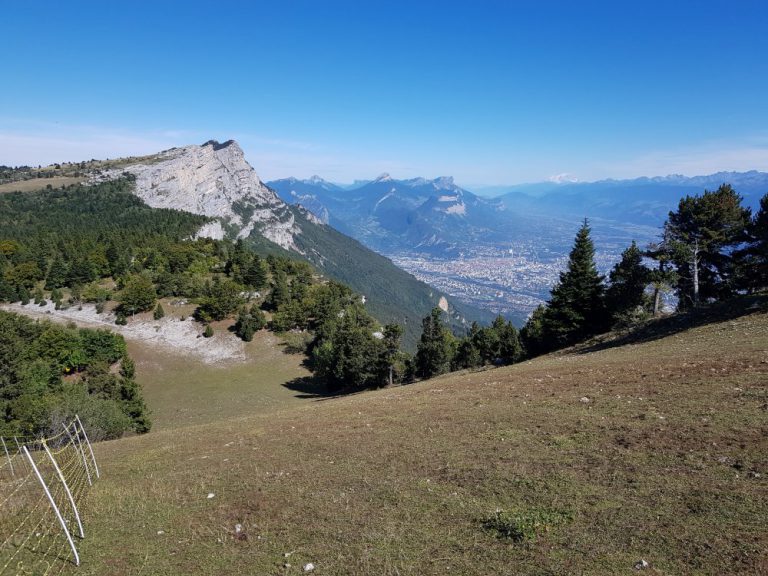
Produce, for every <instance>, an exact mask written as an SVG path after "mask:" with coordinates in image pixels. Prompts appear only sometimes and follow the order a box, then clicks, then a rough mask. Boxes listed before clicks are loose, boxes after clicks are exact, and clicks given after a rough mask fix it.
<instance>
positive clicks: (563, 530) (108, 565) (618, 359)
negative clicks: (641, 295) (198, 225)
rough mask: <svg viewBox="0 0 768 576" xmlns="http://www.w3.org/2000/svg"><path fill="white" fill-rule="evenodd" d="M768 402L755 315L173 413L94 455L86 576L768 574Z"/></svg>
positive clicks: (766, 335) (763, 320)
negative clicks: (529, 357) (247, 408)
mask: <svg viewBox="0 0 768 576" xmlns="http://www.w3.org/2000/svg"><path fill="white" fill-rule="evenodd" d="M657 326H659V327H661V328H664V325H657ZM614 343H618V342H614ZM289 358H290V357H289ZM271 361H273V360H269V361H268V362H271ZM274 361H276V360H274ZM257 373H258V372H257ZM221 380H222V385H223V386H227V385H228V384H226V382H225V381H224V378H222V379H221ZM159 382H160V381H158V385H159ZM767 384H768V314H766V313H765V312H758V311H755V312H751V313H749V314H746V315H743V316H738V315H736V314H730V315H727V316H726V317H725V319H722V320H721V321H719V322H715V323H711V324H705V325H699V326H692V327H686V326H678V327H674V326H673V327H672V328H669V327H667V328H666V329H659V330H656V331H648V332H647V333H646V336H645V337H643V338H642V339H637V340H634V341H629V340H627V341H626V342H624V345H623V346H615V347H612V345H611V344H610V343H609V342H607V341H605V342H602V343H597V345H594V344H593V345H592V349H591V350H590V349H589V348H581V349H578V350H570V351H566V352H564V353H559V354H556V355H550V356H546V357H542V358H539V359H536V360H533V361H530V362H525V363H523V364H519V365H515V366H511V367H506V368H498V369H493V370H487V371H483V372H477V373H456V374H451V375H447V376H444V377H441V378H437V379H434V380H430V381H427V382H424V383H420V384H414V385H411V386H406V387H400V388H392V389H384V390H380V391H376V392H369V393H364V394H359V395H355V396H348V397H343V398H335V399H324V400H317V401H306V400H305V401H303V402H300V401H296V402H293V401H290V402H288V401H286V402H278V403H276V404H274V405H273V406H272V407H271V408H270V409H269V410H265V411H261V412H258V413H256V414H255V415H252V416H245V415H244V411H243V410H240V409H239V407H238V405H239V404H240V403H241V401H242V394H241V392H240V391H238V389H237V388H232V389H231V397H230V398H229V400H228V401H229V402H230V403H231V407H232V410H233V417H231V418H226V419H222V416H223V415H224V413H225V410H224V409H223V406H222V405H221V403H223V402H226V401H227V394H221V395H219V396H218V397H217V401H216V402H211V403H206V402H201V401H200V400H199V399H197V400H194V401H190V400H189V398H194V395H177V396H175V402H176V403H177V406H176V410H175V411H174V410H168V409H166V408H163V409H162V410H160V409H158V410H157V412H156V414H155V421H156V423H157V428H158V431H153V432H151V433H150V434H148V435H145V436H142V437H134V438H126V439H123V440H119V441H113V442H106V443H102V444H99V445H97V446H96V447H95V449H96V455H97V457H98V459H99V462H100V467H101V469H102V471H103V472H102V479H101V480H100V481H99V483H98V484H96V485H95V486H94V487H93V489H92V492H91V494H90V496H89V500H88V507H87V509H86V512H85V525H86V531H87V533H88V536H87V538H86V539H85V540H84V541H82V542H81V543H80V547H81V557H82V558H83V565H82V566H81V567H80V568H79V569H77V571H75V570H72V573H73V574H74V573H77V574H78V575H85V574H92V575H103V574H111V575H128V574H133V575H137V574H152V575H171V574H299V573H303V566H304V565H305V564H306V563H309V562H311V563H313V564H314V566H315V571H314V573H316V574H324V575H325V574H376V575H387V574H392V575H395V574H397V575H406V574H413V575H417V574H418V575H421V574H441V575H442V574H478V575H479V574H483V575H485V574H630V573H633V572H634V570H633V566H634V565H635V563H637V562H638V561H640V560H641V559H643V560H645V561H647V562H648V563H649V567H648V568H647V569H646V570H644V571H643V572H644V573H648V574H713V575H714V574H718V575H719V574H737V573H738V574H765V573H766V572H768V532H766V529H765V527H766V525H768V478H767V475H768V429H767V428H766V414H767V413H766V410H767V409H768V404H767V403H768V389H767ZM198 385H200V384H194V385H193V386H198ZM271 386H275V387H277V386H279V384H277V383H275V384H270V387H271ZM147 397H148V399H149V401H150V407H152V403H153V401H159V396H157V395H156V394H155V393H154V392H152V391H151V390H147ZM153 399H154V400H153ZM188 401H190V402H191V404H189V405H188V406H187V405H185V403H186V402H188ZM209 410H211V411H214V412H215V414H214V415H213V417H209V415H207V414H206V412H207V411H209ZM189 411H192V412H198V413H199V414H198V415H197V419H196V420H193V421H195V422H201V423H202V422H208V423H205V424H195V425H189V421H190V419H189V416H190V413H189ZM208 494H214V496H213V497H212V498H208V497H207V496H208ZM504 535H507V536H509V537H502V536H504Z"/></svg>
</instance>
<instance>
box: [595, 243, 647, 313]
mask: <svg viewBox="0 0 768 576" xmlns="http://www.w3.org/2000/svg"><path fill="white" fill-rule="evenodd" d="M649 272H650V271H649V270H648V268H647V267H646V266H644V265H643V253H642V252H641V251H640V249H639V248H638V247H637V244H636V243H635V242H634V241H633V242H632V245H631V246H630V247H629V248H627V249H626V250H624V252H622V254H621V260H620V261H619V262H617V263H616V265H615V266H614V267H613V270H611V273H610V276H609V278H610V285H609V286H608V289H607V290H606V292H605V303H606V308H607V312H608V315H609V317H610V319H611V321H613V322H616V321H617V320H619V319H620V318H622V317H624V316H625V315H627V314H628V313H631V312H632V311H634V310H635V309H637V308H638V307H640V306H642V305H643V303H644V301H645V287H646V286H647V285H648V282H649V280H650V276H649Z"/></svg>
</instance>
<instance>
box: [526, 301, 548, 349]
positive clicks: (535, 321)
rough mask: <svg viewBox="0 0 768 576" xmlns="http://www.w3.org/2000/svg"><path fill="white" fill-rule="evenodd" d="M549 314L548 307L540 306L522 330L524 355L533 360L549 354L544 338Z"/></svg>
mask: <svg viewBox="0 0 768 576" xmlns="http://www.w3.org/2000/svg"><path fill="white" fill-rule="evenodd" d="M546 313H547V307H546V306H545V305H544V304H540V305H539V306H537V307H536V309H535V310H534V311H533V312H532V313H531V315H530V316H529V317H528V320H527V321H526V323H525V326H523V329H522V330H520V340H521V344H522V346H523V353H524V354H525V355H526V356H527V357H529V358H532V357H534V356H539V355H540V354H544V353H545V352H547V350H548V348H547V343H546V340H545V337H544V321H545V320H544V317H545V315H546Z"/></svg>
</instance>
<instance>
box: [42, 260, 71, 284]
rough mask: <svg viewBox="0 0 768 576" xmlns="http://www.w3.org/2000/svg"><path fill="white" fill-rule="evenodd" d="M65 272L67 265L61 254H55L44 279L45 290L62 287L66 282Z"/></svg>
mask: <svg viewBox="0 0 768 576" xmlns="http://www.w3.org/2000/svg"><path fill="white" fill-rule="evenodd" d="M67 273H68V271H67V265H66V264H65V263H64V260H62V258H61V256H59V255H57V256H56V257H55V258H54V259H53V262H52V263H51V268H50V269H49V270H48V276H47V277H46V279H45V288H46V290H53V289H54V288H61V287H63V286H64V285H65V284H66V282H67Z"/></svg>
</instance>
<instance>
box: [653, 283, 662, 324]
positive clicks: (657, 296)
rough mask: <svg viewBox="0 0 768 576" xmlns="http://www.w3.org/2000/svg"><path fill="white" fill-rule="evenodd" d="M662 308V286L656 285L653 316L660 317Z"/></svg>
mask: <svg viewBox="0 0 768 576" xmlns="http://www.w3.org/2000/svg"><path fill="white" fill-rule="evenodd" d="M660 307H661V284H656V285H655V286H654V287H653V315H654V316H658V315H659V308H660Z"/></svg>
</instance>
